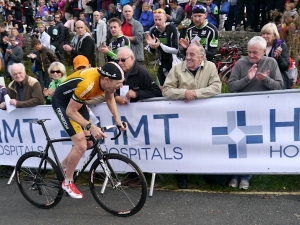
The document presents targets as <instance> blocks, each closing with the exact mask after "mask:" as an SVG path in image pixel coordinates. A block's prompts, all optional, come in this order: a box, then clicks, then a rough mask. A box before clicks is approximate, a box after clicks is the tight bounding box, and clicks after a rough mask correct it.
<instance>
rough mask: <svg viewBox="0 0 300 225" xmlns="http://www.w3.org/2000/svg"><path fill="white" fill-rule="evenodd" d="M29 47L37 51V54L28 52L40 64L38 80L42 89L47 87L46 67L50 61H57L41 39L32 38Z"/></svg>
mask: <svg viewBox="0 0 300 225" xmlns="http://www.w3.org/2000/svg"><path fill="white" fill-rule="evenodd" d="M31 47H32V48H34V50H36V51H37V54H33V53H30V54H29V56H30V58H31V59H34V60H36V61H37V62H38V63H39V64H40V65H41V70H42V71H41V73H38V80H39V82H40V83H41V87H42V89H44V88H45V87H48V85H49V79H50V78H49V74H48V68H49V66H50V64H51V63H53V62H59V60H58V58H57V57H56V55H55V54H54V53H53V52H52V51H51V50H50V49H49V48H47V47H45V46H44V45H42V43H41V41H40V40H38V39H33V40H32V41H31Z"/></svg>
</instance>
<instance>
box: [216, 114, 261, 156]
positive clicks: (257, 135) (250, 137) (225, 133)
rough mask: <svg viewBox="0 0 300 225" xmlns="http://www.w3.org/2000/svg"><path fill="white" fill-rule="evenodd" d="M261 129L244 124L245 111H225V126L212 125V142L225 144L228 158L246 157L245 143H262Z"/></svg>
mask: <svg viewBox="0 0 300 225" xmlns="http://www.w3.org/2000/svg"><path fill="white" fill-rule="evenodd" d="M262 130H263V129H262V126H261V125H260V126H246V112H245V111H237V112H234V111H231V112H227V127H212V135H213V137H212V144H213V145H223V144H227V145H228V152H229V158H247V144H261V143H263V135H262Z"/></svg>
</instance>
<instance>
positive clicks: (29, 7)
mask: <svg viewBox="0 0 300 225" xmlns="http://www.w3.org/2000/svg"><path fill="white" fill-rule="evenodd" d="M23 7H24V15H25V18H26V24H27V28H26V29H27V33H28V32H30V31H31V28H32V26H33V24H34V18H33V12H34V9H35V6H34V4H33V0H28V1H27V2H24V4H23Z"/></svg>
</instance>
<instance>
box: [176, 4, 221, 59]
mask: <svg viewBox="0 0 300 225" xmlns="http://www.w3.org/2000/svg"><path fill="white" fill-rule="evenodd" d="M206 17H207V9H206V8H205V6H203V5H195V6H193V9H192V21H193V24H194V26H192V27H190V28H188V29H187V31H186V34H187V36H186V39H183V38H180V40H179V44H180V45H181V46H182V47H183V48H184V49H187V47H188V46H189V42H191V41H193V40H197V41H199V42H200V44H201V45H202V46H203V47H204V49H205V51H206V58H207V60H209V61H212V59H213V57H214V55H215V54H216V50H217V47H218V38H219V34H218V29H217V28H216V27H215V26H214V25H212V24H211V23H209V22H208V21H207V19H206Z"/></svg>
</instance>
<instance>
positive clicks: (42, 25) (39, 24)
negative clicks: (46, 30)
mask: <svg viewBox="0 0 300 225" xmlns="http://www.w3.org/2000/svg"><path fill="white" fill-rule="evenodd" d="M37 26H38V27H44V26H45V24H44V23H38V24H37Z"/></svg>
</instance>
